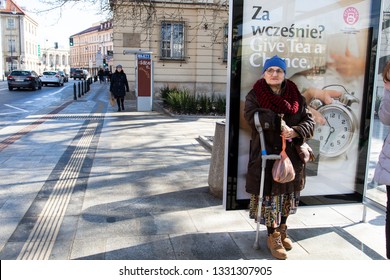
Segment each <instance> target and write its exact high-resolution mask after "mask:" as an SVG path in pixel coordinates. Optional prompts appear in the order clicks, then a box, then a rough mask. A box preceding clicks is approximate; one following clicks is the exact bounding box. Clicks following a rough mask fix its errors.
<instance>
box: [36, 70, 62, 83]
mask: <svg viewBox="0 0 390 280" xmlns="http://www.w3.org/2000/svg"><path fill="white" fill-rule="evenodd" d="M41 81H42V85H44V86H47V85H49V84H54V85H57V86H63V85H64V77H63V76H62V75H61V73H60V71H45V72H43V74H42V76H41Z"/></svg>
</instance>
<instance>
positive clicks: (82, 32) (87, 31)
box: [70, 25, 100, 37]
mask: <svg viewBox="0 0 390 280" xmlns="http://www.w3.org/2000/svg"><path fill="white" fill-rule="evenodd" d="M99 30H100V26H99V25H96V26H92V27H89V28H87V29H85V30H83V31H81V32H79V33H76V34H73V35H71V36H70V37H74V36H77V35H82V34H86V33H90V32H93V31H99Z"/></svg>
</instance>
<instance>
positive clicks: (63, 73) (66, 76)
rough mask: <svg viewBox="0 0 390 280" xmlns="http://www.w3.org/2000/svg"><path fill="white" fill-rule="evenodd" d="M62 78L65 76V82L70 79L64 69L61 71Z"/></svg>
mask: <svg viewBox="0 0 390 280" xmlns="http://www.w3.org/2000/svg"><path fill="white" fill-rule="evenodd" d="M59 72H60V74H61V76H62V78H64V83H67V82H68V81H69V76H68V74H66V73H65V72H64V71H59Z"/></svg>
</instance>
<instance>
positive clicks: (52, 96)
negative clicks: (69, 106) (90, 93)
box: [0, 79, 80, 129]
mask: <svg viewBox="0 0 390 280" xmlns="http://www.w3.org/2000/svg"><path fill="white" fill-rule="evenodd" d="M75 83H76V86H78V83H80V81H78V80H77V81H74V80H73V79H71V80H69V82H67V83H65V84H64V86H62V87H58V86H55V85H49V86H43V87H42V89H41V90H36V91H31V90H27V89H21V90H13V91H10V90H8V86H7V82H6V81H1V82H0V129H1V128H3V127H6V126H7V125H9V124H12V123H15V122H17V121H19V120H21V119H23V118H25V117H27V116H29V115H30V114H32V113H35V112H39V111H41V110H44V109H45V108H48V107H51V106H59V105H60V104H62V103H64V102H66V101H70V100H72V99H73V98H74V92H73V91H74V90H73V86H74V84H75ZM77 89H78V88H77ZM77 93H78V91H77Z"/></svg>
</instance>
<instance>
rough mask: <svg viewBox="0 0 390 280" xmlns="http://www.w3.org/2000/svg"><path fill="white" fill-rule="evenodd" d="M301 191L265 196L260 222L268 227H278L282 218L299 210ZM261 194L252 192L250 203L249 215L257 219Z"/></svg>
mask: <svg viewBox="0 0 390 280" xmlns="http://www.w3.org/2000/svg"><path fill="white" fill-rule="evenodd" d="M299 198H300V192H293V193H288V194H282V195H277V196H265V197H264V198H263V203H262V208H261V217H260V223H261V224H264V225H265V226H266V227H274V228H276V227H278V226H279V224H280V218H281V217H282V216H283V217H288V216H289V215H291V214H295V213H296V212H297V208H298V205H299ZM258 205H259V196H258V195H255V194H252V195H251V198H250V204H249V217H250V218H251V219H255V221H256V220H257V210H258Z"/></svg>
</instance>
